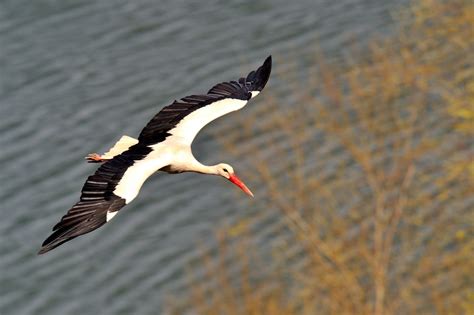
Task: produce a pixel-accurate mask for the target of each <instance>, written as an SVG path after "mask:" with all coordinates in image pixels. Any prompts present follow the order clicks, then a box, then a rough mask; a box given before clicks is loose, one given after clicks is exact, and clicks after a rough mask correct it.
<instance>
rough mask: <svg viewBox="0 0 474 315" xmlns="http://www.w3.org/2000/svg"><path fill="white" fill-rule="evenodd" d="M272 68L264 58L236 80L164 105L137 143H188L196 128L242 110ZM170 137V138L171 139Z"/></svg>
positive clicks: (258, 89) (263, 82)
mask: <svg viewBox="0 0 474 315" xmlns="http://www.w3.org/2000/svg"><path fill="white" fill-rule="evenodd" d="M271 68H272V58H271V56H269V57H267V59H266V60H265V62H264V63H263V65H262V66H260V67H259V68H258V69H257V70H255V71H252V72H250V73H249V74H248V75H247V77H245V78H240V79H239V80H238V81H230V82H223V83H219V84H217V85H215V86H214V87H212V88H211V89H210V90H209V91H208V92H207V94H203V95H190V96H186V97H184V98H182V99H180V100H178V101H174V102H173V104H171V105H169V106H166V107H164V108H163V109H162V110H161V111H160V112H159V113H158V114H156V115H155V117H153V119H152V120H151V121H150V122H149V123H148V124H147V125H146V126H145V128H144V129H143V130H142V132H141V133H140V136H139V137H138V140H139V141H140V143H145V144H148V145H150V144H156V143H159V142H162V141H164V140H165V139H167V138H168V137H174V138H176V139H178V138H179V141H180V142H181V143H185V144H189V145H190V144H191V143H192V142H193V140H194V138H195V137H196V135H197V133H198V132H199V130H201V129H202V128H203V127H204V126H205V125H207V124H208V123H209V122H211V121H213V120H214V119H216V118H218V117H220V116H223V115H225V114H227V113H230V112H232V111H236V110H239V109H241V108H242V107H244V106H245V104H247V102H248V100H250V99H251V98H252V97H254V96H256V95H257V94H258V93H259V92H260V91H262V90H263V88H264V87H265V85H266V83H267V81H268V78H269V77H270V72H271ZM170 140H171V139H170Z"/></svg>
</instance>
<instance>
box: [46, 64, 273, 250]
mask: <svg viewBox="0 0 474 315" xmlns="http://www.w3.org/2000/svg"><path fill="white" fill-rule="evenodd" d="M270 72H271V57H268V58H267V59H266V60H265V62H264V63H263V65H262V66H261V67H259V68H258V69H257V70H256V71H252V72H250V73H249V74H248V75H247V77H245V78H240V79H239V80H238V81H230V82H224V83H220V84H217V85H215V86H214V87H213V88H211V89H210V90H209V91H208V92H207V94H203V95H191V96H187V97H184V98H182V99H180V100H179V101H174V102H173V104H171V105H169V106H166V107H164V108H163V109H162V110H161V111H160V112H159V113H158V114H156V115H155V117H153V119H152V120H151V121H150V122H149V123H148V124H147V125H146V126H145V128H144V129H143V130H142V131H141V133H140V135H139V137H138V139H134V138H132V137H128V136H123V137H122V138H121V139H120V140H119V141H118V142H117V143H116V144H115V146H114V147H113V148H111V149H110V150H109V152H107V153H105V154H103V155H98V154H91V155H89V156H88V157H87V158H88V160H89V162H99V163H103V164H102V165H101V166H100V167H99V168H98V170H97V171H96V172H95V174H93V175H91V176H89V178H88V179H87V181H86V183H85V184H84V187H83V188H82V194H81V198H80V201H79V202H78V203H76V204H75V205H74V206H73V207H72V208H71V209H70V210H69V211H68V212H67V213H66V215H64V216H63V217H62V218H61V220H60V222H59V223H58V224H56V225H55V226H54V227H53V233H52V234H51V235H50V236H49V237H48V238H47V239H46V240H45V241H44V243H43V245H42V247H41V249H40V251H39V254H43V253H45V252H47V251H50V250H52V249H54V248H55V247H57V246H59V245H61V244H63V243H65V242H67V241H69V240H71V239H73V238H75V237H77V236H79V235H82V234H85V233H88V232H91V231H93V230H95V229H97V228H99V227H100V226H102V225H103V224H105V223H106V222H108V221H110V220H111V219H112V218H113V217H114V216H115V215H116V214H117V212H118V210H120V209H121V208H122V207H123V206H125V205H126V204H128V203H130V202H131V201H132V200H133V199H135V198H136V196H137V195H138V193H139V191H140V188H141V187H142V185H143V183H144V182H145V181H146V180H147V178H148V177H150V176H151V175H152V174H153V173H155V172H157V171H159V170H161V171H164V172H168V173H182V172H196V173H201V174H209V175H218V176H222V177H224V178H226V179H228V180H229V181H231V182H232V183H234V184H235V185H237V186H238V187H239V188H241V189H242V190H243V191H244V192H245V193H247V194H249V195H251V196H253V194H252V192H251V191H250V190H249V189H248V188H247V186H245V184H244V183H243V182H242V181H241V180H240V179H239V178H238V177H237V176H236V175H235V173H234V170H233V168H232V167H231V166H230V165H228V164H225V163H220V164H217V165H213V166H206V165H203V164H202V163H200V162H199V161H198V160H197V159H196V158H195V157H194V155H193V153H192V150H191V143H192V142H193V140H194V138H195V137H196V135H197V133H198V132H199V130H201V129H202V128H203V127H204V126H205V125H207V124H208V123H209V122H211V121H213V120H214V119H216V118H218V117H220V116H223V115H225V114H227V113H230V112H233V111H236V110H239V109H241V108H242V107H244V106H245V105H246V104H247V102H248V101H249V100H250V99H251V98H252V97H255V96H256V95H257V94H258V93H260V91H262V89H263V88H264V87H265V85H266V83H267V81H268V78H269V76H270Z"/></svg>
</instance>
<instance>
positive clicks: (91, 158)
mask: <svg viewBox="0 0 474 315" xmlns="http://www.w3.org/2000/svg"><path fill="white" fill-rule="evenodd" d="M86 160H87V163H103V162H106V161H108V160H109V159H108V158H103V157H102V155H100V154H97V153H91V154H89V155H88V156H86Z"/></svg>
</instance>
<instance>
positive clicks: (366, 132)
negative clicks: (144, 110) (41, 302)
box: [170, 0, 474, 315]
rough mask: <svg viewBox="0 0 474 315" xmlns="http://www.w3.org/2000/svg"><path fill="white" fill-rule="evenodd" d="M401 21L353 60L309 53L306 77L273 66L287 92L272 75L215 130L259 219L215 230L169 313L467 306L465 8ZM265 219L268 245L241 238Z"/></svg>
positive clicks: (442, 7)
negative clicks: (269, 226)
mask: <svg viewBox="0 0 474 315" xmlns="http://www.w3.org/2000/svg"><path fill="white" fill-rule="evenodd" d="M398 18H399V19H400V30H399V33H398V34H397V35H396V36H393V37H391V38H388V39H385V40H373V41H372V42H371V43H370V44H369V45H368V47H362V48H361V49H360V50H358V51H355V52H354V56H355V57H353V58H352V59H351V60H345V61H344V60H343V61H342V62H341V61H340V60H339V61H338V64H334V63H331V62H330V61H326V60H325V59H324V58H323V57H322V56H321V54H319V53H317V52H315V60H314V61H313V62H312V64H311V67H308V66H307V65H305V67H304V69H305V70H304V71H307V73H306V74H307V79H306V80H305V81H304V82H301V80H299V79H297V78H296V77H300V75H301V74H302V72H303V70H300V69H299V68H298V65H295V71H289V72H288V71H287V72H285V73H280V74H276V75H274V76H273V79H272V80H275V79H277V80H280V81H284V82H285V84H284V85H282V86H286V87H288V89H287V90H285V91H278V90H277V91H275V90H272V89H271V85H270V86H269V87H268V88H267V90H266V91H265V92H264V93H265V97H264V99H265V100H264V101H265V104H261V105H264V106H254V107H252V109H251V110H252V111H253V112H252V116H251V117H245V119H242V121H241V126H240V128H236V129H238V132H236V131H233V130H228V131H226V132H225V135H226V137H225V138H219V140H220V141H221V142H222V145H223V147H224V148H226V149H227V150H228V152H229V153H231V154H237V153H238V154H239V155H241V156H252V160H251V161H249V169H248V173H247V174H244V176H245V177H246V178H248V179H249V180H250V181H251V182H252V181H253V182H254V183H258V185H257V184H255V187H260V190H259V191H256V195H257V196H259V197H260V198H256V199H255V203H256V207H257V208H258V209H259V210H260V211H261V213H262V214H261V215H259V218H258V219H249V218H245V219H243V221H242V222H240V223H236V224H235V225H233V226H231V227H230V228H227V229H226V230H224V231H219V232H218V237H217V238H218V241H219V244H220V246H219V248H218V249H217V251H216V252H215V253H213V252H212V251H211V250H209V251H206V252H205V253H204V254H203V257H202V262H201V265H203V266H204V268H205V269H206V272H205V275H201V276H199V277H198V276H197V275H194V274H193V272H190V278H191V279H190V290H189V291H190V293H189V298H186V299H184V303H177V302H176V301H175V302H173V303H171V305H172V307H171V309H170V313H171V314H178V313H181V311H182V310H186V309H187V310H189V309H192V310H193V313H195V314H211V315H212V314H229V315H234V314H235V315H240V314H273V315H278V314H286V315H293V314H299V315H306V314H308V315H309V314H311V315H313V314H374V315H382V314H383V315H389V314H472V313H473V312H474V306H473V303H474V299H473V291H472V286H473V283H474V273H473V272H472V253H473V250H474V240H473V235H474V231H473V225H474V224H473V223H474V222H473V215H472V209H473V208H474V205H473V202H472V195H473V192H474V189H473V185H472V182H471V181H470V179H472V178H473V177H472V176H474V165H473V163H472V145H473V142H472V141H473V139H471V136H472V134H473V133H474V132H473V119H474V108H473V104H474V101H473V100H474V94H473V91H474V83H473V79H474V70H473V69H474V67H473V60H474V58H472V53H473V52H474V39H473V36H472V32H473V31H472V30H473V29H474V4H473V2H472V1H463V0H453V1H442V0H421V1H417V2H414V3H413V4H412V5H411V6H410V7H409V8H408V9H407V10H403V11H402V12H400V13H399V14H398ZM278 59H279V58H275V60H278ZM281 59H282V60H289V58H281ZM302 68H303V67H302ZM260 101H262V100H261V99H260ZM282 102H283V103H284V104H285V106H283V105H282ZM263 113H265V115H263ZM268 113H275V115H273V116H269V114H268ZM260 117H265V119H263V120H261V121H259V124H255V121H256V120H257V118H260ZM255 133H257V134H261V133H262V134H263V133H265V134H266V135H268V136H267V140H266V143H271V147H270V145H268V148H266V150H261V149H260V146H261V144H260V143H256V142H254V141H253V134H255ZM235 143H245V146H240V147H239V148H238V149H237V148H236V147H235V145H234V144H235ZM469 174H471V175H469ZM470 176H471V177H470ZM275 216H276V217H277V218H278V224H277V226H278V227H279V228H278V229H277V231H275V233H276V235H275V236H277V235H278V239H279V241H278V242H275V243H272V242H270V243H268V244H265V247H264V248H262V247H260V246H258V245H252V244H253V242H252V241H251V240H252V239H253V238H252V235H253V233H256V232H258V226H259V225H258V224H259V223H260V222H261V221H262V220H268V218H271V217H275ZM283 236H285V237H284V239H283ZM265 250H269V251H270V254H268V253H267V254H264V253H262V252H265ZM209 283H211V284H212V285H209Z"/></svg>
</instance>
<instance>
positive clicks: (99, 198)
mask: <svg viewBox="0 0 474 315" xmlns="http://www.w3.org/2000/svg"><path fill="white" fill-rule="evenodd" d="M152 151H153V149H151V148H149V147H147V146H144V145H142V144H136V145H133V146H131V147H130V148H129V149H128V150H127V151H125V152H123V153H121V154H119V155H117V156H115V157H114V158H113V159H111V160H110V161H107V162H106V163H104V164H103V165H102V166H100V167H99V168H98V169H97V171H96V172H95V174H94V175H91V176H89V178H87V181H86V183H85V184H84V187H83V188H82V194H81V198H80V200H79V202H78V203H76V204H75V205H74V206H73V207H72V208H71V209H69V211H68V212H67V213H66V215H64V216H63V217H62V218H61V220H60V221H59V222H58V223H57V224H56V225H55V226H54V227H53V233H52V234H51V235H50V236H49V237H48V238H47V239H46V240H45V241H44V243H43V244H42V247H41V249H40V251H39V252H38V254H43V253H46V252H48V251H50V250H52V249H54V248H56V247H57V246H59V245H61V244H63V243H65V242H67V241H69V240H71V239H73V238H75V237H78V236H80V235H82V234H86V233H89V232H91V231H93V230H95V229H97V228H99V227H101V226H102V225H104V224H105V223H107V222H108V221H109V220H110V219H111V218H112V217H113V216H115V214H117V211H119V210H120V209H121V208H122V207H123V206H125V205H126V204H127V203H129V202H131V201H132V200H133V199H134V198H135V196H136V195H137V194H138V192H139V190H140V188H141V186H142V185H143V182H144V181H145V180H146V179H147V178H148V177H149V176H150V175H151V174H153V173H154V172H155V171H156V170H158V169H160V168H162V167H163V166H166V164H168V161H166V160H165V158H166V157H163V158H162V159H157V158H156V157H155V158H153V154H150V153H151V152H152ZM152 158H153V159H152Z"/></svg>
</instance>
